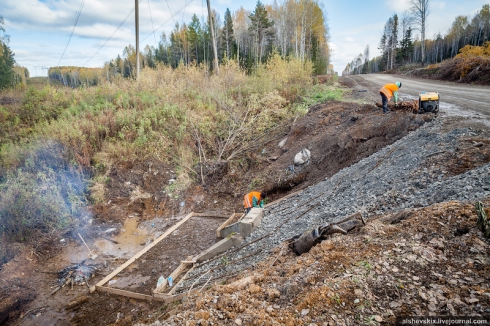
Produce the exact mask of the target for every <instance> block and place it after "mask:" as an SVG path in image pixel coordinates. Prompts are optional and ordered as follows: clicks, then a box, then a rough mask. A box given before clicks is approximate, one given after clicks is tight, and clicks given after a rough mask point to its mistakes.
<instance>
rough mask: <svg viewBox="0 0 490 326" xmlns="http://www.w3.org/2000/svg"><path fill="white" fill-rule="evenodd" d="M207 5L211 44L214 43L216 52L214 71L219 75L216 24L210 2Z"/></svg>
mask: <svg viewBox="0 0 490 326" xmlns="http://www.w3.org/2000/svg"><path fill="white" fill-rule="evenodd" d="M206 3H207V4H208V19H209V29H210V30H211V42H212V43H213V52H214V62H213V67H214V68H213V70H214V73H215V74H216V75H219V65H218V50H217V49H216V40H215V38H214V24H213V19H212V17H211V5H210V4H209V0H206Z"/></svg>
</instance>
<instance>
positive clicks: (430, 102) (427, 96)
mask: <svg viewBox="0 0 490 326" xmlns="http://www.w3.org/2000/svg"><path fill="white" fill-rule="evenodd" d="M424 112H432V113H437V112H439V93H437V92H422V93H420V94H419V110H418V113H424Z"/></svg>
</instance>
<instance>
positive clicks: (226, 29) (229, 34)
mask: <svg viewBox="0 0 490 326" xmlns="http://www.w3.org/2000/svg"><path fill="white" fill-rule="evenodd" d="M221 39H222V49H223V51H224V52H225V53H226V57H227V58H228V59H230V58H233V57H235V55H236V42H235V33H234V32H233V21H232V19H231V12H230V9H228V8H226V12H225V22H224V26H223V32H222V34H221Z"/></svg>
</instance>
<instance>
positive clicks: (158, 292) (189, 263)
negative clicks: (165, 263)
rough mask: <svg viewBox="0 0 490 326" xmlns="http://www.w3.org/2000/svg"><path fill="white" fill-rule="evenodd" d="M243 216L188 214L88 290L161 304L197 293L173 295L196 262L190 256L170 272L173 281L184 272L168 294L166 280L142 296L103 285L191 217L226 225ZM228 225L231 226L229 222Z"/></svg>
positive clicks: (195, 290) (192, 291)
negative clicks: (214, 220) (209, 218)
mask: <svg viewBox="0 0 490 326" xmlns="http://www.w3.org/2000/svg"><path fill="white" fill-rule="evenodd" d="M244 215H245V214H242V213H233V214H232V215H231V216H230V217H229V216H228V215H226V216H223V215H219V216H216V215H213V214H207V213H194V212H191V213H189V214H188V215H186V216H185V217H184V218H183V219H182V220H180V221H179V222H177V223H176V224H175V225H173V226H172V227H171V228H170V229H168V230H167V231H165V232H164V233H163V234H162V235H161V236H159V237H158V238H157V239H156V240H155V241H153V242H152V243H151V244H149V245H148V246H146V247H145V248H143V249H142V250H141V251H140V252H138V253H137V254H135V255H134V256H133V257H131V258H130V259H128V260H127V261H126V262H125V263H124V264H122V265H121V266H119V267H118V268H116V269H115V270H114V271H112V272H111V273H110V274H109V275H107V276H105V277H104V278H103V279H102V280H100V281H99V282H98V283H97V284H96V285H94V286H92V287H91V288H90V293H93V292H94V291H96V290H97V291H100V292H105V293H109V294H116V295H120V296H124V297H128V298H133V299H139V300H147V301H152V300H155V301H161V302H165V303H169V302H174V301H178V300H181V299H183V298H185V297H187V296H188V295H190V294H193V293H196V292H198V291H199V289H193V290H191V291H186V292H183V293H179V294H177V295H175V294H174V293H175V292H176V291H177V288H178V285H179V284H180V283H182V282H183V281H184V280H185V278H186V276H187V275H188V274H189V273H190V272H191V271H192V270H193V269H194V265H195V263H196V261H195V260H194V257H192V256H189V257H187V258H186V260H184V261H181V264H180V265H179V267H177V269H175V270H174V271H173V272H172V274H170V277H172V278H173V280H176V279H177V278H178V277H179V276H180V275H181V274H182V273H183V272H184V271H186V273H185V274H184V276H183V277H182V278H181V279H180V280H179V281H178V282H177V283H175V284H174V286H173V287H172V289H171V290H170V291H169V292H168V293H162V292H163V291H164V290H165V288H166V287H167V285H168V284H167V282H168V279H167V278H166V279H164V281H163V283H162V284H160V286H159V287H157V288H156V289H155V290H153V295H147V294H142V293H137V292H131V291H126V290H122V289H117V288H112V287H108V286H104V284H106V283H107V282H109V281H110V280H111V279H112V278H113V277H114V276H116V275H117V274H119V273H120V272H122V271H123V270H124V269H125V268H127V267H128V266H129V265H131V264H132V263H134V262H135V261H136V260H137V259H138V258H140V257H141V256H143V255H144V254H145V253H146V252H148V251H149V250H150V249H151V248H153V247H154V246H156V245H157V244H158V243H159V242H160V241H162V240H163V239H165V238H166V237H167V236H169V235H170V234H171V233H172V232H174V231H175V230H176V229H177V228H178V227H180V226H181V225H182V224H184V223H185V222H186V221H187V220H189V219H190V218H191V217H193V216H195V217H213V218H227V219H228V220H227V221H225V223H226V222H228V221H231V220H233V219H236V218H237V217H238V216H240V217H239V218H238V220H239V219H241V218H243V217H244ZM229 224H231V222H230V223H229ZM225 226H226V225H224V224H223V225H222V227H225ZM220 228H221V226H220ZM217 234H219V231H217ZM208 250H209V249H208ZM206 251H207V250H205V251H204V252H206ZM198 256H199V255H198Z"/></svg>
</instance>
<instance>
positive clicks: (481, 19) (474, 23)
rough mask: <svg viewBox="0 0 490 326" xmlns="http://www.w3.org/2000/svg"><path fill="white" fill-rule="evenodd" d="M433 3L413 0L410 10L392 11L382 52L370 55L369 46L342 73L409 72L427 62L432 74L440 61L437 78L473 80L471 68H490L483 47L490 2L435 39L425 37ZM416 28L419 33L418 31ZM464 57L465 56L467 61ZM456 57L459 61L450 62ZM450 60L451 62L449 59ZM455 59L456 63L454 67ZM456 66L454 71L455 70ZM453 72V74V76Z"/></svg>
mask: <svg viewBox="0 0 490 326" xmlns="http://www.w3.org/2000/svg"><path fill="white" fill-rule="evenodd" d="M430 3H431V2H430V1H411V8H410V10H409V11H405V12H402V13H400V14H399V13H395V14H393V15H392V16H391V17H390V18H389V19H388V20H387V22H386V24H385V26H384V29H383V31H382V36H381V39H380V43H379V49H380V50H381V52H382V54H381V55H380V56H376V57H370V56H369V53H370V51H369V50H370V49H369V45H367V46H366V48H365V50H364V53H361V54H359V55H358V56H357V57H355V58H353V60H352V61H351V62H350V63H348V64H347V66H346V67H345V68H344V70H343V71H342V75H355V74H368V73H378V72H392V73H393V72H396V71H403V72H406V71H412V70H414V69H419V68H421V67H426V66H427V65H428V66H429V67H428V72H427V73H426V74H431V72H433V68H434V66H432V65H438V64H440V67H441V72H443V74H442V75H439V76H438V77H437V78H441V79H449V80H460V79H461V81H463V82H473V79H472V78H471V77H472V76H471V71H472V70H473V69H474V68H477V67H478V66H481V67H480V68H481V69H480V70H484V69H488V68H485V67H488V61H485V57H486V58H487V60H488V56H489V55H488V52H487V53H486V54H485V50H484V49H485V48H488V44H487V43H488V41H489V36H490V4H484V5H483V6H482V7H481V9H480V10H479V11H477V12H476V13H475V14H474V15H473V16H470V15H468V16H464V15H459V16H457V17H455V18H454V20H453V23H452V24H451V27H450V28H449V30H448V31H447V33H446V34H445V35H444V34H441V33H438V34H437V35H435V37H434V38H433V39H426V38H425V34H424V33H425V32H424V31H425V22H427V23H429V24H430V22H431V20H432V19H433V16H434V15H436V13H432V14H430V13H431V12H432V10H431V9H430ZM420 5H422V6H424V8H421V7H420ZM421 9H422V10H421ZM422 16H423V17H422ZM422 18H424V19H422ZM417 31H419V32H420V34H416V32H417ZM417 33H418V32H417ZM471 49H473V50H471ZM458 53H459V54H458ZM461 56H464V57H465V58H464V60H463V58H462V57H461ZM455 57H456V59H457V60H456V61H451V60H452V59H454V58H455ZM448 60H449V62H446V61H448ZM452 62H454V63H455V66H454V67H452V65H453V63H452ZM453 68H455V71H453V70H452V69H453ZM444 71H445V72H444ZM453 72H454V76H453V75H451V74H452V73H453ZM416 73H419V72H416ZM476 73H477V72H475V74H476ZM422 74H425V73H423V72H422ZM455 76H457V78H455ZM460 77H461V78H460ZM477 79H478V78H477ZM488 81H489V79H488V78H487V79H484V81H483V80H482V81H478V80H477V82H480V83H488Z"/></svg>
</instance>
